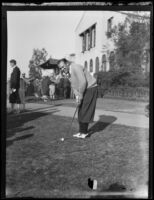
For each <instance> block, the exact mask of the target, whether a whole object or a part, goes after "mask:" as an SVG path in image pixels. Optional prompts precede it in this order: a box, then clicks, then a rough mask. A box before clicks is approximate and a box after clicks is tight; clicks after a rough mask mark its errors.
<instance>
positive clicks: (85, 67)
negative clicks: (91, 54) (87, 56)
mask: <svg viewBox="0 0 154 200" xmlns="http://www.w3.org/2000/svg"><path fill="white" fill-rule="evenodd" d="M84 69H88V63H87V61H85V62H84Z"/></svg>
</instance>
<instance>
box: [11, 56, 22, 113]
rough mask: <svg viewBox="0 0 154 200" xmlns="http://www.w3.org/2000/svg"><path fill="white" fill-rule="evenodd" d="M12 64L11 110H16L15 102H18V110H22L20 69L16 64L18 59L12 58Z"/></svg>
mask: <svg viewBox="0 0 154 200" xmlns="http://www.w3.org/2000/svg"><path fill="white" fill-rule="evenodd" d="M10 65H11V67H12V68H13V71H12V73H11V78H10V96H9V102H10V103H11V112H14V111H15V104H17V112H18V113H19V112H20V104H21V100H20V96H19V88H20V69H19V68H18V67H17V66H16V60H10Z"/></svg>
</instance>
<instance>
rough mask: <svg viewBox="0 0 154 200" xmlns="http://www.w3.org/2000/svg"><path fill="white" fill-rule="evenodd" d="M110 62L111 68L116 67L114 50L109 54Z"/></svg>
mask: <svg viewBox="0 0 154 200" xmlns="http://www.w3.org/2000/svg"><path fill="white" fill-rule="evenodd" d="M109 63H110V70H114V69H115V53H114V51H111V53H110V56H109Z"/></svg>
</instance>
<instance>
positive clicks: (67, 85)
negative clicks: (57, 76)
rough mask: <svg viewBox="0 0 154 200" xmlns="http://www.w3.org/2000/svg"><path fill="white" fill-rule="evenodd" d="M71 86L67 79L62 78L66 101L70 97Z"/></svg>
mask: <svg viewBox="0 0 154 200" xmlns="http://www.w3.org/2000/svg"><path fill="white" fill-rule="evenodd" d="M70 89H71V84H70V81H69V79H68V78H67V77H65V78H64V98H65V99H67V98H69V97H70Z"/></svg>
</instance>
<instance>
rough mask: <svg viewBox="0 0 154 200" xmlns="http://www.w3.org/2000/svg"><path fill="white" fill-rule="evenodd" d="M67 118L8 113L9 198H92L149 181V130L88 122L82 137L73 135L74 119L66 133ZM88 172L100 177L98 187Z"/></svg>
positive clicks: (121, 190) (7, 174) (7, 161)
mask: <svg viewBox="0 0 154 200" xmlns="http://www.w3.org/2000/svg"><path fill="white" fill-rule="evenodd" d="M53 112H54V111H53ZM70 121H71V118H68V117H60V116H54V115H52V113H50V114H49V113H48V114H47V113H46V114H45V113H41V112H40V113H39V112H35V113H28V114H25V115H24V114H23V115H21V116H20V115H18V116H16V117H13V116H9V117H8V118H7V122H8V125H7V160H6V185H7V188H9V191H10V194H9V196H10V197H50V198H53V197H85V198H90V197H93V196H95V195H96V196H97V197H99V196H98V195H99V194H100V193H101V192H109V193H110V192H130V191H135V190H137V188H138V187H139V186H142V185H145V184H147V181H148V129H141V128H133V127H127V126H122V125H116V124H109V123H104V122H103V121H99V122H97V123H94V124H92V125H91V126H92V127H93V128H92V130H93V134H92V135H91V137H89V138H86V139H85V140H82V139H75V138H73V137H72V133H74V132H76V131H77V130H78V124H77V122H74V124H73V128H72V133H70V134H69V133H68V128H69V125H70ZM94 130H96V132H95V131H94ZM62 137H64V138H65V140H64V141H63V142H62V141H61V140H60V138H62ZM89 177H91V178H95V179H97V181H98V190H97V191H96V192H93V191H91V189H90V188H89V187H88V178H89ZM119 198H120V197H119Z"/></svg>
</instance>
